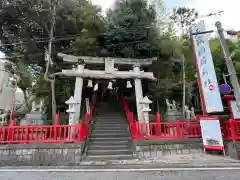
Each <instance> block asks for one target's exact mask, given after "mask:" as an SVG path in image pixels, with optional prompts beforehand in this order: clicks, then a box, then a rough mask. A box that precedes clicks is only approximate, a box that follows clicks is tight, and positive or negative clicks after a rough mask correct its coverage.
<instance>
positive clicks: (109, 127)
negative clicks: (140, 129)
mask: <svg viewBox="0 0 240 180" xmlns="http://www.w3.org/2000/svg"><path fill="white" fill-rule="evenodd" d="M111 129H112V130H127V129H128V127H127V126H94V127H93V131H94V130H105V131H108V130H111Z"/></svg>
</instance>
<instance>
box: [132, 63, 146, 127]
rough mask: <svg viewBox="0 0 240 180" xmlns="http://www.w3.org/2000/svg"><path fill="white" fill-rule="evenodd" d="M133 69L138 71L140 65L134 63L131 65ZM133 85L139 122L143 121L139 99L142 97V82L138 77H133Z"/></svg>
mask: <svg viewBox="0 0 240 180" xmlns="http://www.w3.org/2000/svg"><path fill="white" fill-rule="evenodd" d="M133 71H134V72H135V73H136V72H137V73H140V67H139V66H138V65H135V66H134V67H133ZM134 85H135V96H136V105H137V113H138V121H139V122H140V123H142V122H144V118H143V113H142V107H141V104H140V101H141V100H142V99H143V92H142V82H141V79H140V78H136V79H134Z"/></svg>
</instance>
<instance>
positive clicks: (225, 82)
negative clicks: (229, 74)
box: [222, 73, 227, 84]
mask: <svg viewBox="0 0 240 180" xmlns="http://www.w3.org/2000/svg"><path fill="white" fill-rule="evenodd" d="M222 76H223V81H224V84H227V79H226V75H225V74H224V73H222Z"/></svg>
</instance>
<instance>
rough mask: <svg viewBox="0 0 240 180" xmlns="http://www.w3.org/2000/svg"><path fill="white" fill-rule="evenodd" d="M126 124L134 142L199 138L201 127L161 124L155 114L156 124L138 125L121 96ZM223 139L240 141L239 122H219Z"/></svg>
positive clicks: (185, 123) (191, 123) (182, 124)
mask: <svg viewBox="0 0 240 180" xmlns="http://www.w3.org/2000/svg"><path fill="white" fill-rule="evenodd" d="M119 99H120V102H121V104H122V105H123V108H124V111H125V114H126V116H127V119H128V124H129V127H130V131H131V134H132V138H133V139H135V140H142V139H165V138H166V139H167V138H177V139H181V138H201V137H202V135H201V127H200V122H199V121H194V122H180V121H176V122H161V119H160V118H161V116H160V113H159V112H157V113H156V122H150V123H139V122H138V121H134V115H133V113H132V112H130V110H129V105H128V103H127V101H126V100H125V99H124V97H123V96H121V97H120V98H119ZM221 131H222V136H223V139H231V140H232V141H234V142H236V141H238V140H239V139H240V121H236V120H234V119H230V120H228V121H223V122H221Z"/></svg>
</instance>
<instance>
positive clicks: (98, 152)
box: [87, 149, 132, 155]
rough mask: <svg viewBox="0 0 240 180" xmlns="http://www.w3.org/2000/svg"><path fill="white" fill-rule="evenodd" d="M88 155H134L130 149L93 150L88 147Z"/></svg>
mask: <svg viewBox="0 0 240 180" xmlns="http://www.w3.org/2000/svg"><path fill="white" fill-rule="evenodd" d="M87 154H88V155H125V154H126V155H132V152H131V151H130V150H128V149H122V150H118V149H117V150H111V151H110V150H101V149H99V150H93V149H88V152H87Z"/></svg>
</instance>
